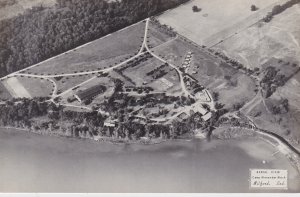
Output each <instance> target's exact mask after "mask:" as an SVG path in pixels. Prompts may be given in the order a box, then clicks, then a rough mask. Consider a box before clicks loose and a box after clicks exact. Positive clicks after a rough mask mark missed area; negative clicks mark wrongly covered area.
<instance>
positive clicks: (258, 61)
mask: <svg viewBox="0 0 300 197" xmlns="http://www.w3.org/2000/svg"><path fill="white" fill-rule="evenodd" d="M296 24H300V5H299V4H296V5H294V6H293V7H291V8H289V9H288V10H286V11H284V12H282V13H281V14H279V15H276V16H275V17H274V18H273V19H272V20H271V21H270V22H269V23H263V22H261V23H258V24H256V25H254V26H251V27H249V28H247V29H246V30H244V31H242V32H240V33H239V34H237V35H235V36H233V37H232V38H230V39H227V40H225V41H224V42H223V43H220V44H219V45H217V46H215V47H214V49H217V50H220V51H222V52H223V53H224V54H227V55H228V56H229V57H231V58H234V59H237V60H238V61H239V62H241V63H242V64H244V65H245V66H247V67H249V68H255V67H260V66H261V65H262V64H264V63H265V62H266V61H268V60H269V58H270V57H275V58H277V59H283V60H286V61H289V62H291V63H293V62H297V63H298V64H299V63H300V45H299V43H300V26H299V25H296Z"/></svg>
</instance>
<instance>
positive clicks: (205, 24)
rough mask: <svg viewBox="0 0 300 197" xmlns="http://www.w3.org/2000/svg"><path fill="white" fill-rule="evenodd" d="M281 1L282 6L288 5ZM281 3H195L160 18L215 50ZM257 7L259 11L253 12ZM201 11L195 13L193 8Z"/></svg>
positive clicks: (219, 0) (215, 0)
mask: <svg viewBox="0 0 300 197" xmlns="http://www.w3.org/2000/svg"><path fill="white" fill-rule="evenodd" d="M285 1H286V0H281V1H280V2H285ZM277 2H279V1H278V0H243V1H237V0H226V3H225V2H224V1H223V0H194V1H190V2H189V3H187V4H185V5H182V6H180V7H178V8H176V9H173V10H171V11H169V12H165V13H164V14H162V15H161V16H159V17H158V20H159V21H160V22H161V23H162V24H167V25H169V26H171V27H173V28H174V29H175V31H177V32H178V33H180V34H181V35H183V36H185V37H187V38H189V39H191V40H193V41H194V42H196V43H198V44H200V45H206V46H212V45H214V44H216V43H218V42H220V41H221V40H224V39H225V38H227V37H229V36H231V35H233V34H235V33H236V32H239V31H241V30H243V29H244V28H246V27H248V26H250V25H252V24H254V23H256V22H257V21H258V20H259V19H261V18H263V17H264V16H265V15H266V14H267V12H268V11H270V10H271V9H272V8H273V6H274V5H276V4H277ZM252 4H254V5H256V6H257V7H259V10H257V11H255V12H252V11H251V10H250V6H251V5H252ZM194 5H196V6H198V7H199V8H202V10H201V11H200V12H193V11H192V6H194Z"/></svg>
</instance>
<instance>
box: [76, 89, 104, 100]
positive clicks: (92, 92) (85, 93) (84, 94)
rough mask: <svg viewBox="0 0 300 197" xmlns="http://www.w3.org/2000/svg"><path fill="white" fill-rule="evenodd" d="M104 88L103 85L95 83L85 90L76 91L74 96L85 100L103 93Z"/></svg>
mask: <svg viewBox="0 0 300 197" xmlns="http://www.w3.org/2000/svg"><path fill="white" fill-rule="evenodd" d="M105 90H106V87H105V86H103V85H95V86H92V87H90V88H88V89H85V90H79V91H78V92H76V94H75V96H77V97H78V98H79V99H80V100H85V99H89V98H92V97H94V96H96V95H97V94H100V93H103V92H104V91H105Z"/></svg>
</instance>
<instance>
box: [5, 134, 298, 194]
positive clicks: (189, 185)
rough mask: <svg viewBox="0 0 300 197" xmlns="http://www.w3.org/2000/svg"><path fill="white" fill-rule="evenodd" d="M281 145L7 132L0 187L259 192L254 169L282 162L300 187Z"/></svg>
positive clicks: (21, 189) (294, 187)
mask: <svg viewBox="0 0 300 197" xmlns="http://www.w3.org/2000/svg"><path fill="white" fill-rule="evenodd" d="M252 146H253V147H252ZM241 147H243V148H241ZM251 147H252V148H251ZM275 151H276V150H275V149H274V148H273V147H272V146H271V145H269V144H267V143H265V142H263V141H257V140H245V141H243V142H239V141H237V140H231V141H212V142H210V143H208V142H205V141H197V140H193V141H172V142H166V143H162V144H159V145H125V144H124V145H112V144H109V143H97V142H93V141H88V140H79V139H66V138H57V137H50V136H39V135H35V134H31V133H26V132H20V131H13V130H0V191H1V192H256V191H253V190H249V186H248V185H249V182H248V176H249V169H250V168H281V169H289V174H290V179H291V181H290V182H289V183H291V182H293V183H292V184H291V186H290V188H291V189H290V190H289V191H291V192H294V191H298V192H299V191H300V190H299V187H298V188H297V185H298V186H299V185H300V184H299V176H298V175H297V174H296V173H295V170H293V168H292V167H291V165H290V164H289V162H288V161H287V160H286V159H285V158H284V157H283V156H282V155H280V154H276V155H275V156H272V153H273V152H275ZM262 159H265V160H266V161H267V163H266V164H263V163H262ZM263 191H264V190H263ZM275 192H283V191H275Z"/></svg>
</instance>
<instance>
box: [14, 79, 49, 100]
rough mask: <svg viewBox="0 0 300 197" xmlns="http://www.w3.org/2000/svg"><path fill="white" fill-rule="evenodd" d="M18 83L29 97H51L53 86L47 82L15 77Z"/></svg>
mask: <svg viewBox="0 0 300 197" xmlns="http://www.w3.org/2000/svg"><path fill="white" fill-rule="evenodd" d="M17 79H18V81H19V82H20V83H21V84H22V85H23V87H24V88H25V89H26V90H27V91H28V93H29V94H30V95H31V97H46V96H51V95H52V92H53V91H54V85H53V83H51V82H50V81H49V80H46V79H40V78H32V77H31V78H29V77H17Z"/></svg>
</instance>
